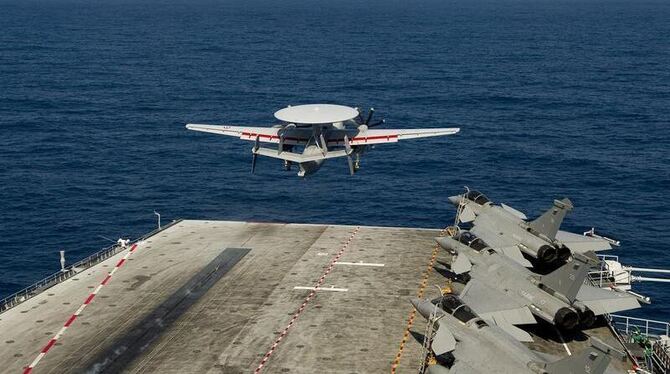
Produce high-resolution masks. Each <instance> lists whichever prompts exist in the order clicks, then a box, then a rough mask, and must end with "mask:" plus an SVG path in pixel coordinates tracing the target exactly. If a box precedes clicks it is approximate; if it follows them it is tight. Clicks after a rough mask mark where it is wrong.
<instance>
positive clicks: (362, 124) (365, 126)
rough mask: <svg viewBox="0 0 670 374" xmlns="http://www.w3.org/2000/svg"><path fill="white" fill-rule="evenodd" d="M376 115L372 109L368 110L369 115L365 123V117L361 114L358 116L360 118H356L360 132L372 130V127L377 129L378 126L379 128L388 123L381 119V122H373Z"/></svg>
mask: <svg viewBox="0 0 670 374" xmlns="http://www.w3.org/2000/svg"><path fill="white" fill-rule="evenodd" d="M374 114H375V108H370V110H368V115H367V117H366V118H365V121H363V117H362V116H361V115H360V114H359V115H358V117H356V123H357V124H358V129H359V130H360V131H365V130H367V129H369V128H371V127H376V126H379V125H381V124H383V123H386V120H384V119H380V120H379V121H375V122H371V121H372V117H373V116H374Z"/></svg>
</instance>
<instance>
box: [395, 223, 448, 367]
mask: <svg viewBox="0 0 670 374" xmlns="http://www.w3.org/2000/svg"><path fill="white" fill-rule="evenodd" d="M446 232H447V229H446V228H445V229H443V230H442V231H440V235H439V236H444V235H445V234H446ZM439 250H440V246H439V245H437V244H435V247H433V253H432V254H431V257H430V261H429V262H428V266H426V270H424V271H423V276H422V279H421V284H420V285H419V290H418V292H417V297H418V298H422V297H423V293H424V291H425V290H426V285H427V284H428V276H430V273H431V272H432V271H433V265H434V264H435V260H436V259H437V254H438V253H439ZM415 317H416V309H414V308H412V311H411V312H410V313H409V317H408V318H407V327H405V332H404V333H403V336H402V340H401V341H400V347H399V348H398V353H396V355H395V359H394V360H393V364H392V365H391V374H395V373H396V370H397V369H398V365H400V358H401V357H402V351H403V350H404V349H405V344H406V343H407V339H409V334H410V330H411V328H412V325H414V318H415Z"/></svg>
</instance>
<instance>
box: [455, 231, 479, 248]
mask: <svg viewBox="0 0 670 374" xmlns="http://www.w3.org/2000/svg"><path fill="white" fill-rule="evenodd" d="M475 239H477V237H476V236H475V235H474V234H472V233H471V232H470V231H465V232H463V233H461V235H460V236H459V237H458V241H459V242H461V243H463V244H465V245H467V246H469V245H470V243H471V242H472V241H473V240H475Z"/></svg>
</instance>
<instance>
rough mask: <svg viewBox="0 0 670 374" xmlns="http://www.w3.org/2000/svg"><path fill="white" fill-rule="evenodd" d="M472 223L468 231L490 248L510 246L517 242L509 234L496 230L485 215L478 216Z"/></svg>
mask: <svg viewBox="0 0 670 374" xmlns="http://www.w3.org/2000/svg"><path fill="white" fill-rule="evenodd" d="M473 225H474V226H473V227H472V228H471V229H470V232H471V233H473V234H475V235H476V236H477V237H478V238H481V239H482V240H483V241H485V242H486V244H488V245H490V246H491V248H504V247H512V246H516V245H517V244H519V242H518V241H517V240H514V239H513V238H512V237H511V236H508V235H500V234H499V233H498V230H495V229H494V225H493V223H492V222H490V219H489V218H488V217H486V216H483V215H480V216H478V217H477V219H476V220H475V221H474V222H473Z"/></svg>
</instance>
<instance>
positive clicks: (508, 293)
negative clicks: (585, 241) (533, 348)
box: [435, 232, 640, 341]
mask: <svg viewBox="0 0 670 374" xmlns="http://www.w3.org/2000/svg"><path fill="white" fill-rule="evenodd" d="M457 239H458V240H457ZM435 240H436V241H437V243H438V244H439V245H440V247H442V248H444V249H446V250H448V251H450V252H452V253H456V257H452V262H451V270H450V271H451V272H453V273H455V274H457V275H461V274H464V273H468V274H469V275H470V276H469V277H468V278H469V279H468V281H467V283H466V285H465V288H464V289H463V291H462V292H461V294H460V296H461V299H462V300H463V301H464V302H465V303H467V304H468V305H469V306H470V307H471V308H472V309H474V310H475V311H477V312H478V313H479V315H481V316H482V317H483V318H486V319H489V320H491V321H493V322H494V323H495V324H497V325H498V326H500V327H501V328H502V329H504V330H505V331H507V332H508V333H509V334H511V335H513V336H515V337H516V338H517V339H518V340H520V341H529V339H530V335H528V334H527V333H526V332H525V331H523V330H521V329H519V328H516V327H515V325H525V324H533V323H536V321H535V317H539V318H541V319H543V320H545V321H547V322H549V323H551V324H553V325H555V326H557V327H558V328H560V329H562V330H564V331H565V330H567V331H569V330H574V329H575V328H576V327H577V326H578V325H581V327H583V328H589V327H591V326H593V324H594V322H595V319H596V316H598V315H601V314H605V313H614V312H618V311H622V310H628V309H634V308H639V307H640V304H639V302H638V301H637V298H635V297H634V296H632V295H629V294H627V293H624V292H617V291H614V290H607V289H602V288H598V287H594V286H591V285H588V284H585V283H584V282H585V280H586V277H587V276H588V272H589V269H590V265H589V264H588V261H585V260H586V259H583V258H582V257H583V256H581V255H575V256H573V257H572V261H568V262H566V263H565V264H564V265H563V266H561V267H559V268H558V269H556V270H554V271H553V272H550V273H548V274H546V275H538V274H535V273H533V272H531V271H530V270H528V269H526V268H525V267H524V266H522V265H521V264H519V262H517V261H515V260H513V259H511V258H510V257H508V256H506V255H505V254H502V253H499V252H497V251H496V250H494V249H493V248H490V247H489V246H488V245H487V244H486V243H485V242H484V241H482V240H481V239H480V238H477V237H476V236H474V235H472V233H470V232H461V233H460V234H457V236H456V239H454V238H451V237H439V238H436V239H435ZM534 316H535V317H534Z"/></svg>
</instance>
